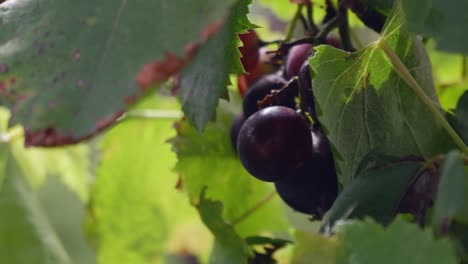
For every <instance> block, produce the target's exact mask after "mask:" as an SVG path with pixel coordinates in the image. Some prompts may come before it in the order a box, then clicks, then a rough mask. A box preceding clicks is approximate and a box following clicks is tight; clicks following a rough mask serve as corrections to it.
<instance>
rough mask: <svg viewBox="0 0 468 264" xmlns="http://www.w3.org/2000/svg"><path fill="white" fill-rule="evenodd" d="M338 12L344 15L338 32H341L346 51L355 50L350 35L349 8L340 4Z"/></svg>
mask: <svg viewBox="0 0 468 264" xmlns="http://www.w3.org/2000/svg"><path fill="white" fill-rule="evenodd" d="M338 14H341V16H342V21H341V23H340V26H339V27H338V32H339V33H340V37H341V43H342V44H343V49H344V50H346V51H355V49H354V47H353V44H352V42H351V37H350V35H349V22H348V10H347V9H346V8H344V7H342V6H340V7H339V9H338Z"/></svg>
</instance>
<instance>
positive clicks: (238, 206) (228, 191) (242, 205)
mask: <svg viewBox="0 0 468 264" xmlns="http://www.w3.org/2000/svg"><path fill="white" fill-rule="evenodd" d="M221 106H224V108H220V109H219V111H218V119H217V121H216V123H210V124H208V126H207V127H206V129H205V132H204V133H203V134H199V133H198V132H197V131H196V130H195V129H194V128H193V127H191V126H190V125H189V124H188V123H187V122H186V121H181V122H178V123H177V125H176V128H177V132H178V133H177V137H175V138H173V139H171V142H172V143H173V146H174V149H175V151H176V153H177V156H178V162H177V165H176V171H177V172H178V173H179V174H180V176H181V180H182V186H183V188H184V190H185V191H186V192H187V194H188V196H189V198H190V200H192V201H193V202H194V203H197V202H198V199H199V195H200V193H201V191H202V190H203V189H204V188H206V197H207V198H209V199H213V200H216V201H221V202H222V204H223V217H224V219H226V220H227V221H230V222H232V221H237V220H238V219H239V217H241V216H242V215H243V214H244V213H245V212H246V211H248V210H250V209H251V208H252V207H254V206H256V205H257V204H258V203H259V202H260V201H261V200H262V199H264V198H265V197H267V196H269V195H270V194H271V192H272V190H273V186H272V185H271V184H268V183H264V182H261V181H259V180H256V179H254V178H253V177H251V176H250V175H249V174H248V173H247V172H246V171H245V169H244V168H243V167H242V165H241V163H240V161H239V160H238V158H237V156H236V154H235V153H234V150H233V148H232V146H231V142H230V140H229V136H227V135H229V129H230V124H231V121H232V118H233V115H232V114H231V113H229V112H227V111H222V109H226V108H227V106H226V104H224V103H223V104H221ZM240 193H242V195H239V194H240ZM263 219H269V221H268V222H264V221H263ZM236 229H237V230H238V232H239V233H240V234H242V235H245V236H248V235H256V234H258V233H260V232H262V231H267V230H268V231H273V232H284V231H285V230H286V222H285V217H284V213H283V209H282V204H281V202H280V201H279V199H278V198H277V197H273V198H272V201H270V202H268V204H267V205H266V206H264V207H262V208H261V209H259V210H258V211H256V212H255V213H254V214H252V215H251V216H249V217H248V218H246V219H244V220H242V221H241V222H239V223H238V225H236Z"/></svg>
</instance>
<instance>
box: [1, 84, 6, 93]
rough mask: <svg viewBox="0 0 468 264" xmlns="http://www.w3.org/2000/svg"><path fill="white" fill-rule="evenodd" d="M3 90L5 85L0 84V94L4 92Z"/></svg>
mask: <svg viewBox="0 0 468 264" xmlns="http://www.w3.org/2000/svg"><path fill="white" fill-rule="evenodd" d="M5 89H6V87H5V83H3V82H0V91H1V92H4V91H5Z"/></svg>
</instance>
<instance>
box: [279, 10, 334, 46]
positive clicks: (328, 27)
mask: <svg viewBox="0 0 468 264" xmlns="http://www.w3.org/2000/svg"><path fill="white" fill-rule="evenodd" d="M341 19H342V17H341V16H338V15H337V16H336V17H334V18H333V19H331V20H330V21H329V22H328V23H327V24H325V26H324V27H323V28H322V30H321V31H320V32H319V33H318V34H317V35H316V36H313V37H306V38H302V39H298V40H295V41H292V42H287V40H285V42H287V43H283V44H281V47H280V50H281V52H282V53H287V51H289V49H291V48H292V47H294V46H296V45H300V44H306V43H309V44H313V45H318V44H323V43H325V39H326V37H327V35H328V33H330V31H332V30H333V29H334V28H336V27H338V26H339V23H340V20H341Z"/></svg>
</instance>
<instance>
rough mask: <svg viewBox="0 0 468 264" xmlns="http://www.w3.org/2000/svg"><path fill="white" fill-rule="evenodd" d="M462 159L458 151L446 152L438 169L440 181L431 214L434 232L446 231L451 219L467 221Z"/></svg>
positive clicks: (465, 180)
mask: <svg viewBox="0 0 468 264" xmlns="http://www.w3.org/2000/svg"><path fill="white" fill-rule="evenodd" d="M467 176H468V175H466V174H465V169H464V165H463V159H462V156H461V155H460V153H458V152H457V151H452V152H450V153H449V154H447V156H446V158H445V160H444V163H443V164H442V167H441V169H440V183H439V189H438V191H437V199H436V201H435V204H434V213H433V215H432V227H433V228H434V232H446V231H444V229H445V228H447V225H449V223H451V222H452V221H453V220H457V221H461V222H463V223H468V204H467V198H468V193H467V188H468V179H467Z"/></svg>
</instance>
